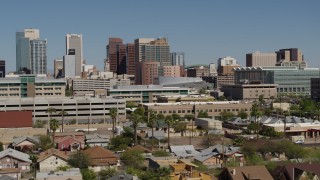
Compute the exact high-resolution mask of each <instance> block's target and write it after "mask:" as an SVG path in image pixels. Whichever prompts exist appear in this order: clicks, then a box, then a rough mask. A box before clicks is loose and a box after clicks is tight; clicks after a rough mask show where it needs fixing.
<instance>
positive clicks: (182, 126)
mask: <svg viewBox="0 0 320 180" xmlns="http://www.w3.org/2000/svg"><path fill="white" fill-rule="evenodd" d="M172 126H173V129H174V131H175V132H180V133H181V136H183V134H184V132H186V130H187V123H186V122H183V121H179V122H176V123H174V124H173V125H172Z"/></svg>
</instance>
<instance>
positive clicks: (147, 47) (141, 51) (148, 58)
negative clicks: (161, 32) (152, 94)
mask: <svg viewBox="0 0 320 180" xmlns="http://www.w3.org/2000/svg"><path fill="white" fill-rule="evenodd" d="M135 46H136V47H135V49H136V63H137V62H153V63H152V67H153V68H154V64H155V63H156V64H157V66H158V76H163V73H164V72H163V66H171V59H170V46H169V44H168V42H167V39H166V38H158V39H154V40H152V39H149V38H148V39H145V38H141V39H136V40H135ZM137 52H138V53H137ZM137 56H138V57H137ZM139 65H142V64H139ZM138 69H139V68H138ZM138 69H137V70H136V82H137V84H143V85H148V84H149V83H150V82H153V81H144V79H145V78H143V77H142V76H150V77H154V74H152V75H151V74H150V75H146V74H141V73H142V71H139V70H138ZM145 72H150V73H151V71H145ZM153 72H154V71H153ZM154 78H156V77H154Z"/></svg>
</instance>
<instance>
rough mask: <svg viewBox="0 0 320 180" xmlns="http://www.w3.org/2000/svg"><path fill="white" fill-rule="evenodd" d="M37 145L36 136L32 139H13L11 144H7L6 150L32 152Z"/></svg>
mask: <svg viewBox="0 0 320 180" xmlns="http://www.w3.org/2000/svg"><path fill="white" fill-rule="evenodd" d="M38 143H39V137H38V136H33V137H28V136H21V137H15V138H13V140H12V143H11V144H9V146H8V148H12V149H15V150H18V151H23V152H26V151H31V150H34V149H35V147H36V145H37V144H38Z"/></svg>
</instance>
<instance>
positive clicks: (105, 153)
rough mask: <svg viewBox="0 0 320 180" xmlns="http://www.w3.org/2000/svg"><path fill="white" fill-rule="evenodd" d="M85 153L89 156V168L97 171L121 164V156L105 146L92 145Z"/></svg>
mask: <svg viewBox="0 0 320 180" xmlns="http://www.w3.org/2000/svg"><path fill="white" fill-rule="evenodd" d="M84 153H85V154H86V155H88V157H89V161H90V166H89V168H90V169H92V170H93V171H95V172H99V171H101V170H102V169H104V168H116V167H118V166H120V161H119V158H118V157H117V156H116V155H115V154H113V152H111V151H110V150H108V149H105V148H103V147H100V146H95V147H90V148H89V149H86V150H84Z"/></svg>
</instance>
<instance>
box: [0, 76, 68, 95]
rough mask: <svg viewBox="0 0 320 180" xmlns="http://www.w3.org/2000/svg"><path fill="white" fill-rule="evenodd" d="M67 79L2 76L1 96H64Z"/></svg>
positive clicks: (0, 84) (0, 83)
mask: <svg viewBox="0 0 320 180" xmlns="http://www.w3.org/2000/svg"><path fill="white" fill-rule="evenodd" d="M65 87H66V81H65V80H63V79H49V78H47V77H44V76H42V77H41V76H36V75H16V76H12V77H6V78H0V98H14V97H22V98H24V97H64V96H65Z"/></svg>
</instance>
